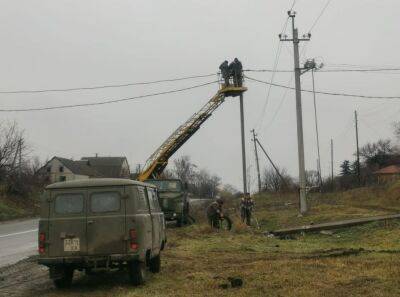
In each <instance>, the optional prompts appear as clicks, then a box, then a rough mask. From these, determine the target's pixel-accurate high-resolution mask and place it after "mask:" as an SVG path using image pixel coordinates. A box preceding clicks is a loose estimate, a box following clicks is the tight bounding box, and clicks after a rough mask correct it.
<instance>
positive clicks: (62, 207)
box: [55, 193, 84, 214]
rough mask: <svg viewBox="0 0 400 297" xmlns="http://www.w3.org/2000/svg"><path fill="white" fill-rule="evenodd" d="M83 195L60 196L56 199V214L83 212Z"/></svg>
mask: <svg viewBox="0 0 400 297" xmlns="http://www.w3.org/2000/svg"><path fill="white" fill-rule="evenodd" d="M83 201H84V200H83V194H73V193H69V194H60V195H57V196H56V199H55V212H56V213H58V214H73V213H81V212H82V211H83Z"/></svg>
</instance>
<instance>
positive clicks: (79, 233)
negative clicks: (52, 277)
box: [49, 190, 87, 257]
mask: <svg viewBox="0 0 400 297" xmlns="http://www.w3.org/2000/svg"><path fill="white" fill-rule="evenodd" d="M85 200H86V191H85V190H68V191H66V190H64V191H62V190H53V191H51V192H50V200H49V204H50V205H49V206H50V211H49V243H50V244H49V255H50V256H51V257H68V256H81V255H85V254H86V252H87V245H86V201H85Z"/></svg>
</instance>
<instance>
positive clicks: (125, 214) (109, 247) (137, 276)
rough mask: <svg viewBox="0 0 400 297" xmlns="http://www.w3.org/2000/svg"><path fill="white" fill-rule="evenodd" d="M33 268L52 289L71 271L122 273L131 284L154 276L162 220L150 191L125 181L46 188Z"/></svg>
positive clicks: (67, 279) (94, 181) (64, 282)
mask: <svg viewBox="0 0 400 297" xmlns="http://www.w3.org/2000/svg"><path fill="white" fill-rule="evenodd" d="M38 239H39V260H38V262H39V264H42V265H46V266H48V267H49V272H50V278H52V279H53V280H54V283H55V285H56V286H57V287H67V286H69V285H70V284H71V282H72V277H73V272H74V270H76V269H78V270H86V271H87V272H88V271H90V272H91V271H93V270H97V269H104V268H105V269H114V268H119V269H122V268H127V270H128V272H129V275H130V278H131V281H132V283H133V284H135V285H139V284H141V283H143V282H144V281H145V276H146V269H147V268H149V269H150V271H152V272H159V271H160V255H161V251H162V250H163V249H164V247H165V244H166V235H165V219H164V214H163V212H162V211H161V208H160V206H159V203H158V191H157V188H156V187H155V186H154V185H151V184H147V183H142V182H137V181H132V180H127V179H87V180H78V181H68V182H60V183H55V184H52V185H49V186H47V187H46V189H45V192H44V194H43V196H42V199H41V212H40V221H39V234H38Z"/></svg>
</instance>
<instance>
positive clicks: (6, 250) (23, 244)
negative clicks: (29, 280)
mask: <svg viewBox="0 0 400 297" xmlns="http://www.w3.org/2000/svg"><path fill="white" fill-rule="evenodd" d="M37 228H38V220H37V219H31V220H24V221H14V222H7V223H1V224H0V267H1V266H5V265H9V264H13V263H16V262H18V261H19V260H22V259H24V258H26V257H28V256H31V255H34V254H35V253H36V252H37Z"/></svg>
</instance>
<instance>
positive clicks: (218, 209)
mask: <svg viewBox="0 0 400 297" xmlns="http://www.w3.org/2000/svg"><path fill="white" fill-rule="evenodd" d="M223 204H224V201H223V200H222V199H221V198H218V199H217V200H216V201H214V202H213V203H211V204H210V205H209V206H208V207H207V219H208V222H209V223H210V225H211V227H212V228H217V229H218V228H219V220H220V218H221V217H223V213H222V206H223Z"/></svg>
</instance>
